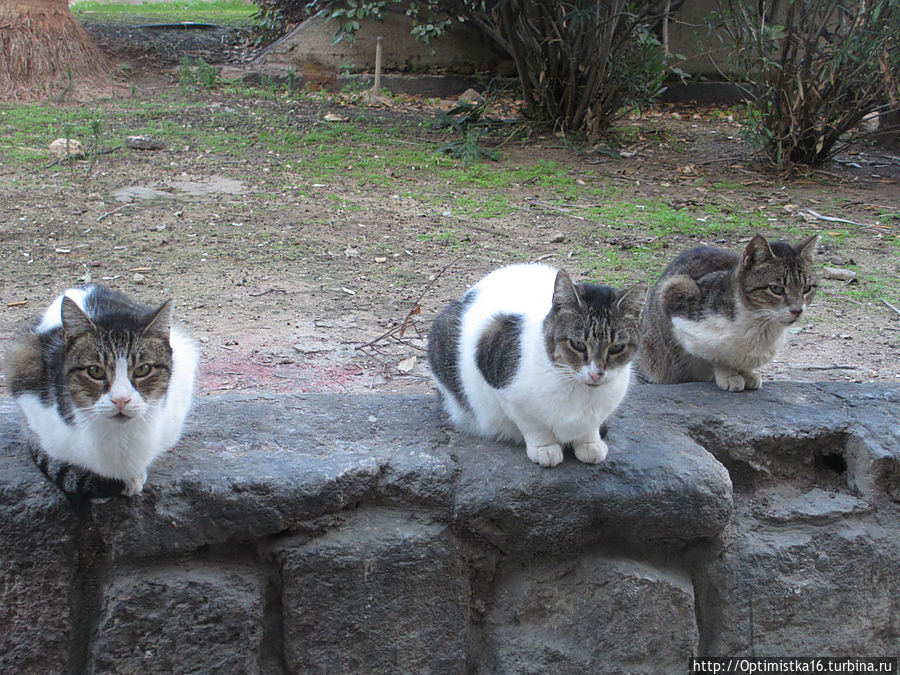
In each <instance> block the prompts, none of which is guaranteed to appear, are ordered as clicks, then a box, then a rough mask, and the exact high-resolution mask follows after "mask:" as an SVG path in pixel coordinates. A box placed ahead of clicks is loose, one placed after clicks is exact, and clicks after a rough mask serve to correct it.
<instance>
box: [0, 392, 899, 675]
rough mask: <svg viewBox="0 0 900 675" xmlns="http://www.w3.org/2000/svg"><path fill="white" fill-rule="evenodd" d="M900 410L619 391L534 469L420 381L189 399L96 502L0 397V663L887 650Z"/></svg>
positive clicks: (405, 660) (76, 668)
mask: <svg viewBox="0 0 900 675" xmlns="http://www.w3.org/2000/svg"><path fill="white" fill-rule="evenodd" d="M898 403H900V387H896V386H885V385H879V386H876V385H872V386H868V385H855V386H854V385H840V384H793V383H767V384H766V386H765V387H764V388H763V389H762V390H760V391H758V392H747V393H741V394H726V393H723V392H721V391H719V390H718V389H717V388H715V387H714V386H712V385H703V384H692V385H678V386H642V387H635V388H634V389H633V390H632V392H631V394H629V398H628V400H627V401H626V403H625V404H624V405H623V407H622V409H621V411H620V412H619V413H618V414H617V415H616V416H615V417H614V418H613V419H612V420H611V421H610V432H609V436H608V438H607V442H608V444H609V446H610V454H609V457H608V458H607V461H606V462H604V463H602V464H600V465H596V466H594V465H586V464H582V463H580V462H578V461H577V460H576V459H575V458H574V457H573V456H572V455H571V453H568V454H567V456H566V461H565V462H563V464H562V465H560V466H559V467H557V468H555V469H552V470H548V469H541V468H540V467H538V466H536V465H534V464H532V463H531V462H530V461H529V460H528V459H527V457H526V455H525V452H524V449H522V448H516V447H512V446H509V445H502V444H496V443H491V442H487V441H483V440H480V439H476V438H472V437H469V436H466V435H463V434H459V433H457V432H456V431H454V430H452V429H451V428H449V427H448V426H447V425H446V424H445V423H444V421H443V418H442V416H441V415H440V412H439V408H438V405H437V402H436V400H434V399H432V398H430V397H411V398H409V397H390V396H370V397H350V396H339V395H325V394H322V395H278V396H275V395H256V396H230V397H220V398H209V399H206V400H203V401H201V402H199V403H198V405H197V408H196V410H195V412H194V413H193V414H192V417H191V420H190V422H189V425H188V429H187V432H186V434H185V437H184V438H183V439H182V441H181V442H180V443H179V445H178V446H177V447H176V448H175V449H174V450H173V451H171V452H169V453H167V454H166V455H165V456H164V457H162V458H161V459H160V460H159V461H158V462H157V463H156V464H155V465H154V466H152V467H151V469H150V478H149V481H148V483H147V486H146V487H145V490H144V492H143V493H142V494H141V495H140V496H138V497H136V498H133V499H128V498H115V499H112V500H110V501H108V502H106V503H102V504H94V503H83V502H79V501H72V502H70V501H69V500H67V499H66V498H65V497H63V496H62V495H61V494H60V493H59V492H58V491H57V490H56V488H55V487H54V486H53V485H52V484H50V483H49V482H48V481H47V480H46V479H45V478H44V477H43V475H42V474H41V473H40V471H39V470H38V469H37V468H36V467H35V466H34V465H33V463H32V462H31V459H30V457H29V455H28V452H27V451H26V449H25V448H24V447H23V446H22V444H21V441H20V439H19V434H18V430H17V428H16V424H17V420H16V417H15V414H14V411H13V408H12V405H11V403H10V402H9V401H6V400H3V401H0V438H2V439H3V446H4V450H3V452H2V454H0V547H2V548H0V551H2V552H0V625H2V626H3V630H2V631H0V670H2V671H3V672H19V673H41V672H59V673H66V672H69V673H81V672H98V673H99V672H212V671H222V672H247V673H254V672H260V673H267V674H268V673H282V672H284V673H299V672H311V673H315V672H325V671H329V672H338V671H341V672H359V671H366V672H371V673H396V672H433V673H465V672H478V673H482V672H484V673H488V672H523V673H525V672H549V671H553V672H579V673H581V672H642V673H643V672H647V673H651V672H660V673H664V672H673V671H677V670H681V669H683V668H684V667H685V666H686V663H685V659H687V658H688V657H689V656H690V655H692V654H711V655H713V654H728V655H736V654H745V655H749V654H755V655H787V654H792V655H796V654H846V653H853V654H857V655H892V654H895V653H896V645H897V644H900V618H898V617H900V611H898V610H900V607H898V604H897V603H898V598H900V588H898V583H900V582H898V579H900V543H898V542H900V534H898V533H900V505H898V500H900V442H898V441H900V438H898V433H900V432H898V418H897V414H898V409H900V406H898ZM726 468H727V469H726ZM892 650H893V651H892Z"/></svg>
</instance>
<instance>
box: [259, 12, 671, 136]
mask: <svg viewBox="0 0 900 675" xmlns="http://www.w3.org/2000/svg"><path fill="white" fill-rule="evenodd" d="M256 2H257V4H258V5H259V6H260V7H261V10H262V13H263V14H265V15H266V16H269V17H273V16H276V15H278V13H280V16H282V17H288V16H289V15H291V16H298V17H299V16H305V15H304V14H302V12H301V5H302V6H303V9H304V11H308V12H310V13H318V12H321V13H322V14H324V15H325V16H327V17H329V18H330V19H332V20H334V21H335V22H336V24H337V37H336V39H342V38H344V37H348V38H350V39H352V38H353V36H354V34H355V33H356V31H357V30H359V28H360V25H361V22H362V21H363V20H372V19H374V20H378V19H381V18H382V17H383V16H384V14H385V13H386V12H388V11H402V12H404V13H405V14H407V15H408V16H410V17H411V26H412V28H411V32H412V34H413V35H414V36H415V37H416V38H417V39H419V40H422V41H424V42H430V41H431V40H432V39H433V38H435V37H438V36H440V35H441V34H442V33H443V32H444V31H445V30H447V29H448V28H449V27H450V26H451V25H452V24H453V23H455V22H467V23H469V24H471V25H472V26H474V27H475V28H476V29H478V30H479V31H480V32H481V33H482V34H483V35H484V37H485V39H486V40H487V41H489V42H491V43H493V44H494V45H495V46H496V47H497V49H498V50H500V51H501V52H503V53H506V54H508V55H509V56H510V58H511V59H512V60H513V61H514V62H515V65H516V70H517V74H518V79H519V84H520V87H521V93H522V97H523V99H524V101H525V109H524V112H525V114H526V116H528V117H529V118H531V119H533V120H535V121H539V122H548V123H551V124H553V125H554V126H555V127H556V128H558V129H560V130H562V131H564V132H565V133H567V134H569V133H574V134H581V135H584V136H586V137H587V138H589V139H593V138H596V137H597V136H599V135H601V134H602V133H604V132H605V131H606V130H607V129H608V128H609V126H610V125H611V124H612V122H613V121H614V120H615V119H616V118H617V117H618V116H620V115H621V114H622V113H624V112H626V111H627V110H628V109H630V108H632V107H634V106H641V105H644V104H646V103H648V102H650V101H652V100H653V99H654V98H655V97H656V96H657V95H658V94H659V93H660V92H661V91H662V88H663V87H662V82H663V79H664V77H665V75H666V74H667V72H668V71H667V67H666V63H665V59H664V58H663V51H662V47H661V46H660V44H659V42H658V41H657V40H656V39H655V37H654V34H653V30H652V29H653V27H654V26H655V25H656V24H657V23H658V22H659V21H660V20H661V19H662V17H663V14H664V11H665V8H666V7H667V6H668V7H670V8H671V7H676V6H678V5H680V2H679V0H675V2H670V3H666V2H665V1H664V0H604V1H603V2H599V1H598V0H568V1H567V2H561V1H560V0H498V1H495V2H487V1H486V0H405V1H401V2H397V3H394V4H389V3H387V2H385V0H312V1H311V2H309V3H308V4H307V3H300V2H296V1H295V0H256Z"/></svg>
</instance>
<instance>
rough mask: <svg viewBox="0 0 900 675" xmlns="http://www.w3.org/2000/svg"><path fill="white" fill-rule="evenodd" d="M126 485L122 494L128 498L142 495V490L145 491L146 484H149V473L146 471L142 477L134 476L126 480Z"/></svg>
mask: <svg viewBox="0 0 900 675" xmlns="http://www.w3.org/2000/svg"><path fill="white" fill-rule="evenodd" d="M123 482H124V483H125V489H124V490H122V494H123V495H126V496H128V497H134V496H135V495H139V494H141V490H143V489H144V483H145V482H147V472H146V471H145V472H144V473H143V474H142V475H140V476H132V477H131V478H126V479H124V481H123Z"/></svg>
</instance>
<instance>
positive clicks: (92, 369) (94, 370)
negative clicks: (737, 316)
mask: <svg viewBox="0 0 900 675" xmlns="http://www.w3.org/2000/svg"><path fill="white" fill-rule="evenodd" d="M87 374H88V377H90V378H91V379H94V380H103V379H105V378H106V371H105V370H103V368H101V367H100V366H88V368H87Z"/></svg>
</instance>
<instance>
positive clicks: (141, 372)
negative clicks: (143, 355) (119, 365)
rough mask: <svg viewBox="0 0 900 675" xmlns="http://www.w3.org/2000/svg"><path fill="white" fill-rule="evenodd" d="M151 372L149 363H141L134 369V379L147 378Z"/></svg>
mask: <svg viewBox="0 0 900 675" xmlns="http://www.w3.org/2000/svg"><path fill="white" fill-rule="evenodd" d="M151 370H153V367H152V366H151V365H150V364H149V363H142V364H141V365H139V366H138V367H137V368H135V369H134V376H135V377H147V375H149V374H150V371H151Z"/></svg>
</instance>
